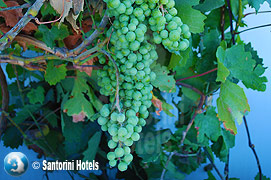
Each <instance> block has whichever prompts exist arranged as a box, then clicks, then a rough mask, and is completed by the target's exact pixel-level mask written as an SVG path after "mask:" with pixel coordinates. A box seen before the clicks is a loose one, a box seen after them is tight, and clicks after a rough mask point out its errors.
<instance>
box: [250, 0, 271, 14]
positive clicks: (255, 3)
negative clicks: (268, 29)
mask: <svg viewBox="0 0 271 180" xmlns="http://www.w3.org/2000/svg"><path fill="white" fill-rule="evenodd" d="M247 1H248V4H249V5H250V6H251V7H253V8H255V10H256V11H257V12H258V10H259V9H260V5H261V4H263V3H264V2H265V1H266V2H268V3H269V5H271V0H247Z"/></svg>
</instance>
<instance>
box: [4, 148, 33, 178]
mask: <svg viewBox="0 0 271 180" xmlns="http://www.w3.org/2000/svg"><path fill="white" fill-rule="evenodd" d="M27 168H28V159H27V157H26V156H25V155H24V154H23V153H21V152H11V153H9V154H8V155H6V157H5V159H4V169H5V171H6V173H7V174H9V175H11V176H21V175H22V174H24V173H25V172H26V170H27Z"/></svg>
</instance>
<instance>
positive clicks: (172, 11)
mask: <svg viewBox="0 0 271 180" xmlns="http://www.w3.org/2000/svg"><path fill="white" fill-rule="evenodd" d="M169 14H171V15H172V16H176V15H177V14H178V11H177V9H176V8H171V9H170V10H169Z"/></svg>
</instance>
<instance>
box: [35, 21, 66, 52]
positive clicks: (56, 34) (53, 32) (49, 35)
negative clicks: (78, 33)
mask: <svg viewBox="0 0 271 180" xmlns="http://www.w3.org/2000/svg"><path fill="white" fill-rule="evenodd" d="M38 30H39V31H38V32H36V33H35V36H38V37H40V36H41V40H42V41H43V42H44V43H45V44H46V45H47V46H49V47H51V48H54V47H55V46H56V43H55V41H56V40H63V39H64V38H66V37H67V36H68V35H69V31H68V28H67V26H65V25H61V26H60V27H59V28H58V27H57V25H53V26H52V28H51V29H49V28H48V27H47V26H45V25H43V24H42V25H40V26H39V27H38Z"/></svg>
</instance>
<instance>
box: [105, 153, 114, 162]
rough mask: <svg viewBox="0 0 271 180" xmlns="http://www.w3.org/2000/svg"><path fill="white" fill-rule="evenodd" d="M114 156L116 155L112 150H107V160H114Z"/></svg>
mask: <svg viewBox="0 0 271 180" xmlns="http://www.w3.org/2000/svg"><path fill="white" fill-rule="evenodd" d="M115 158H116V155H115V153H114V152H109V153H107V159H108V160H109V161H111V160H115Z"/></svg>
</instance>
